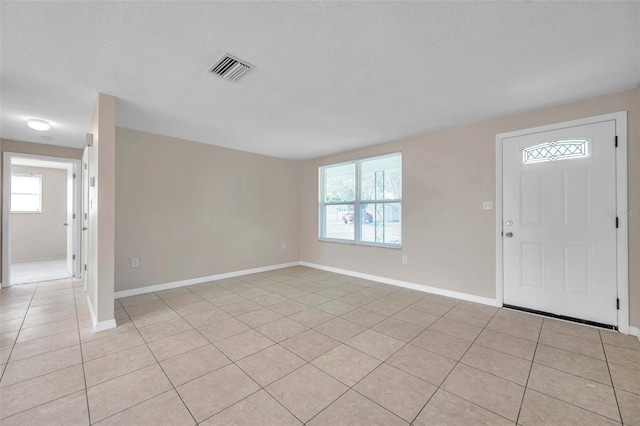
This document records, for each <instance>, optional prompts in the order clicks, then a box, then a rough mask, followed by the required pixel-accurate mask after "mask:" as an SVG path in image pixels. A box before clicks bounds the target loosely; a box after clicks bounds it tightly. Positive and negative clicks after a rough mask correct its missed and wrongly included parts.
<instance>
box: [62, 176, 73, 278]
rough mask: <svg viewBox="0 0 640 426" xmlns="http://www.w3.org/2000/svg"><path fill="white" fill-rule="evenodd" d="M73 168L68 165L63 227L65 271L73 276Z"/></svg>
mask: <svg viewBox="0 0 640 426" xmlns="http://www.w3.org/2000/svg"><path fill="white" fill-rule="evenodd" d="M73 183H74V182H73V167H72V166H71V165H69V168H68V169H67V221H66V222H65V223H64V226H65V227H66V228H67V271H68V272H69V275H71V276H73V274H74V272H75V269H74V263H75V262H74V260H75V259H74V253H73V250H74V244H73V229H74V226H73V225H74V221H73V210H74V209H73Z"/></svg>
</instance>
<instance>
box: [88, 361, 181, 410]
mask: <svg viewBox="0 0 640 426" xmlns="http://www.w3.org/2000/svg"><path fill="white" fill-rule="evenodd" d="M169 389H171V383H169V380H168V379H167V377H166V376H165V375H164V373H163V372H162V369H161V368H160V366H159V365H158V364H154V365H151V366H149V367H145V368H143V369H141V370H137V371H134V372H132V373H129V374H126V375H124V376H120V377H118V378H116V379H113V380H109V381H107V382H104V383H100V384H99V385H96V386H93V387H90V388H88V389H87V396H88V399H89V412H90V413H91V421H92V422H98V421H100V420H102V419H104V418H107V417H109V416H111V415H113V414H116V413H119V412H121V411H123V410H126V409H127V408H129V407H133V406H134V405H137V404H139V403H141V402H143V401H146V400H148V399H150V398H153V397H154V396H156V395H159V394H161V393H163V392H166V391H168V390H169Z"/></svg>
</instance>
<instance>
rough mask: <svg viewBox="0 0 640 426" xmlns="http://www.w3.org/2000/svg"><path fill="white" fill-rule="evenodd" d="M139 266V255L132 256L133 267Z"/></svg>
mask: <svg viewBox="0 0 640 426" xmlns="http://www.w3.org/2000/svg"><path fill="white" fill-rule="evenodd" d="M138 266H140V258H139V257H132V258H131V267H132V268H137V267H138Z"/></svg>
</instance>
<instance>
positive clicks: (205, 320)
mask: <svg viewBox="0 0 640 426" xmlns="http://www.w3.org/2000/svg"><path fill="white" fill-rule="evenodd" d="M230 318H231V315H229V314H228V313H226V312H225V311H223V310H222V309H218V308H215V307H214V308H213V309H207V310H206V311H202V312H197V313H193V314H189V315H187V316H185V319H186V320H187V322H189V324H191V325H192V326H194V327H203V326H205V325H209V324H215V323H217V322H220V321H224V320H226V319H230Z"/></svg>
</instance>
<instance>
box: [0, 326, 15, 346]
mask: <svg viewBox="0 0 640 426" xmlns="http://www.w3.org/2000/svg"><path fill="white" fill-rule="evenodd" d="M17 337H18V330H15V331H7V332H5V333H0V347H4V346H13V345H14V344H15V343H16V340H17Z"/></svg>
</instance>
